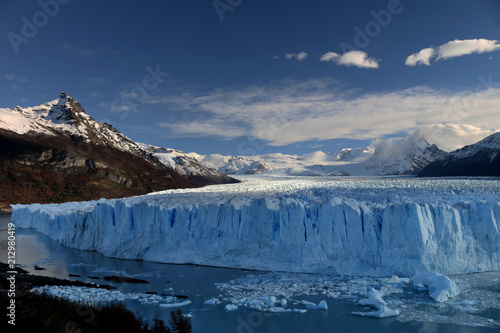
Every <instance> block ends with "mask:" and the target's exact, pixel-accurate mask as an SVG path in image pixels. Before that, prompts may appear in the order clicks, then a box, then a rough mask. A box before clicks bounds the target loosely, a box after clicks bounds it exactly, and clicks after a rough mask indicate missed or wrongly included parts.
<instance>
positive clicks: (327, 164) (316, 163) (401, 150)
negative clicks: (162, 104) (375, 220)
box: [185, 134, 446, 176]
mask: <svg viewBox="0 0 500 333" xmlns="http://www.w3.org/2000/svg"><path fill="white" fill-rule="evenodd" d="M185 155H186V156H188V157H193V158H196V159H197V160H198V161H200V162H201V163H203V164H205V165H207V166H209V167H211V168H214V169H217V170H218V171H219V172H221V173H225V174H228V175H242V174H258V173H266V174H274V175H288V176H382V175H413V174H417V173H418V172H420V171H421V170H422V169H423V168H424V167H425V166H426V165H427V164H429V163H431V162H433V161H435V160H437V159H439V158H443V157H444V156H446V152H444V151H442V150H440V149H439V148H438V147H437V146H436V145H434V144H429V143H428V142H427V140H426V139H425V138H424V137H421V136H418V135H416V134H414V135H410V136H408V137H406V138H404V139H398V140H396V139H392V140H384V141H375V142H374V143H373V144H371V145H370V146H368V147H364V148H354V149H351V148H347V149H342V150H340V151H336V152H330V153H325V152H322V151H316V152H313V153H310V154H305V155H300V156H299V155H286V154H279V153H278V154H265V155H258V156H224V155H218V154H211V155H199V154H196V153H189V154H185Z"/></svg>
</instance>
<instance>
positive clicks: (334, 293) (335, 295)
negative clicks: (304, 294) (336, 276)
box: [326, 291, 340, 298]
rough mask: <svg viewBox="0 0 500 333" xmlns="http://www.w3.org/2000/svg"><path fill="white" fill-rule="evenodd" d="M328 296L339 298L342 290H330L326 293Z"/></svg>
mask: <svg viewBox="0 0 500 333" xmlns="http://www.w3.org/2000/svg"><path fill="white" fill-rule="evenodd" d="M326 296H327V297H330V298H339V297H340V292H338V291H333V292H329V293H327V294H326Z"/></svg>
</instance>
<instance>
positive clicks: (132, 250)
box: [12, 176, 500, 298]
mask: <svg viewBox="0 0 500 333" xmlns="http://www.w3.org/2000/svg"><path fill="white" fill-rule="evenodd" d="M240 179H241V180H242V183H240V184H227V185H214V186H207V187H203V188H198V189H181V190H168V191H162V192H155V193H152V194H148V195H143V196H138V197H131V198H124V199H112V200H106V199H101V200H99V201H91V202H75V203H65V204H50V205H40V204H33V205H13V214H12V221H13V222H14V223H15V224H16V226H17V227H19V228H35V229H37V230H38V231H40V232H41V233H43V234H45V235H47V236H49V237H50V238H52V239H54V240H56V241H58V242H60V243H62V244H64V245H66V246H69V247H72V248H77V249H81V250H90V251H97V252H100V253H102V254H103V255H105V256H110V257H117V258H124V259H139V260H147V261H155V262H164V263H179V264H200V265H210V266H220V267H232V268H245V269H256V270H267V271H288V272H304V273H322V274H338V275H350V276H392V275H398V276H405V277H412V276H415V275H416V274H418V273H422V272H429V271H435V272H438V273H440V274H460V273H472V272H482V271H494V270H500V222H499V221H500V186H499V185H500V181H499V180H497V179H424V178H391V177H380V178H355V177H352V178H350V177H347V178H335V177H333V178H313V179H311V178H303V179H302V178H298V179H297V178H283V179H282V178H258V177H255V176H253V177H240ZM444 282H446V281H444ZM436 297H438V298H440V296H439V295H437V296H436Z"/></svg>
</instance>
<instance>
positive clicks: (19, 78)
mask: <svg viewBox="0 0 500 333" xmlns="http://www.w3.org/2000/svg"><path fill="white" fill-rule="evenodd" d="M4 79H6V80H8V81H10V82H11V83H12V86H11V87H10V89H11V90H12V91H16V89H17V85H18V84H19V83H23V82H27V81H28V79H26V78H24V77H22V76H18V75H15V74H6V75H4Z"/></svg>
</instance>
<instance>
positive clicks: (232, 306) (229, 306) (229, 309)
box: [224, 304, 238, 311]
mask: <svg viewBox="0 0 500 333" xmlns="http://www.w3.org/2000/svg"><path fill="white" fill-rule="evenodd" d="M237 309H238V307H237V306H236V305H234V304H228V305H226V307H225V308H224V310H226V311H234V310H237Z"/></svg>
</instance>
